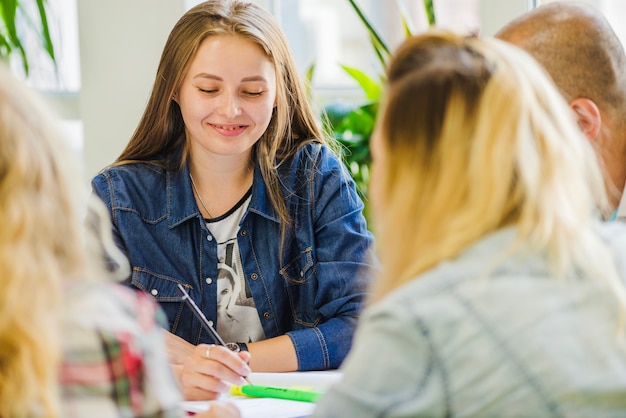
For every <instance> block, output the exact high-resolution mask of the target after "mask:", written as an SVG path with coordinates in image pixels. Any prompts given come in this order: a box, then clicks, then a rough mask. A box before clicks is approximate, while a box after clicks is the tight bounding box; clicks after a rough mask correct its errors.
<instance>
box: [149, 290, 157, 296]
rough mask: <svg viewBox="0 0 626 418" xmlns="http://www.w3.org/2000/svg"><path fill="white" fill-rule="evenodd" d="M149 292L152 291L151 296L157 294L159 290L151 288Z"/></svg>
mask: <svg viewBox="0 0 626 418" xmlns="http://www.w3.org/2000/svg"><path fill="white" fill-rule="evenodd" d="M150 293H152V296H156V295H158V294H159V291H158V290H156V289H152V290H151V291H150Z"/></svg>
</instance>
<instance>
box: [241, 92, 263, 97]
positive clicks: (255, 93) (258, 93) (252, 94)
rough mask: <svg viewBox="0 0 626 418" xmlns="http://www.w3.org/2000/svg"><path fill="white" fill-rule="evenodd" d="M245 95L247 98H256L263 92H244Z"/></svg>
mask: <svg viewBox="0 0 626 418" xmlns="http://www.w3.org/2000/svg"><path fill="white" fill-rule="evenodd" d="M243 94H245V95H246V96H252V97H256V96H260V95H262V94H263V92H262V91H244V92H243Z"/></svg>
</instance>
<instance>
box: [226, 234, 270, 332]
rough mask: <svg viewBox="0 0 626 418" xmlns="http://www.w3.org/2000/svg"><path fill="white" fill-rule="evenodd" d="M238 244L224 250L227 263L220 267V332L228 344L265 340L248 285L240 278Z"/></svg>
mask: <svg viewBox="0 0 626 418" xmlns="http://www.w3.org/2000/svg"><path fill="white" fill-rule="evenodd" d="M235 243H236V240H231V241H230V242H228V243H226V244H225V245H224V246H223V247H224V250H225V251H224V252H225V257H224V258H223V260H224V262H221V263H219V264H218V275H217V332H218V333H219V334H220V336H221V337H222V338H223V339H224V340H225V341H230V342H243V343H249V342H252V341H258V340H260V339H262V338H263V330H262V328H261V321H260V320H259V315H258V313H257V310H256V308H255V306H254V299H253V298H252V294H251V293H250V288H249V287H248V283H247V282H246V280H245V279H244V278H243V277H242V275H241V274H239V272H240V271H241V268H240V266H237V264H239V263H237V261H239V260H238V259H239V257H238V255H239V254H236V253H238V251H235V249H236V248H237V245H236V244H235ZM218 247H220V246H219V245H218ZM219 259H220V260H221V259H222V257H219ZM237 267H239V268H237Z"/></svg>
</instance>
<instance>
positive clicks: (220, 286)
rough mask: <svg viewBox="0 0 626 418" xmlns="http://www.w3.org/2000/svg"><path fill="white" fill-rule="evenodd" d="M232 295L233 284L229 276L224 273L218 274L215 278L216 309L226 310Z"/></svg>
mask: <svg viewBox="0 0 626 418" xmlns="http://www.w3.org/2000/svg"><path fill="white" fill-rule="evenodd" d="M232 297H233V285H232V282H231V281H230V278H229V277H228V276H226V275H224V276H219V277H218V279H217V310H218V312H219V311H224V312H225V311H226V309H227V308H228V305H230V299H231V298H232Z"/></svg>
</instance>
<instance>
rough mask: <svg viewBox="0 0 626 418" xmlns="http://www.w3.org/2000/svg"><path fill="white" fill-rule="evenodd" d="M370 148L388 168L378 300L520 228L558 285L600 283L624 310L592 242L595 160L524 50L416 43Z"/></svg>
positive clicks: (406, 51)
mask: <svg viewBox="0 0 626 418" xmlns="http://www.w3.org/2000/svg"><path fill="white" fill-rule="evenodd" d="M374 141H375V142H376V145H378V146H379V148H380V149H382V150H383V152H382V157H383V158H382V159H383V160H384V161H382V162H379V163H378V164H377V162H376V155H374V157H375V158H374V160H375V162H374V164H375V166H374V180H373V184H372V188H373V189H374V190H373V196H376V198H377V201H378V202H382V203H379V205H378V206H379V207H380V211H379V213H378V218H377V222H378V223H377V225H378V228H379V229H380V234H379V236H378V244H377V247H378V248H379V251H380V254H381V260H382V263H383V277H382V280H380V281H379V283H378V285H377V287H375V289H374V294H373V299H374V300H378V299H380V298H382V297H383V296H384V295H386V294H387V293H388V292H390V291H391V290H393V289H395V288H397V287H398V286H400V285H402V284H403V283H406V282H407V281H409V280H411V279H413V278H415V277H416V276H417V275H419V274H420V273H422V272H424V271H426V270H428V269H430V268H432V267H434V266H435V265H437V264H438V263H439V262H441V261H443V260H446V259H450V258H454V257H455V256H457V255H458V254H459V253H461V252H462V251H463V250H464V249H465V248H467V247H468V246H469V245H471V244H472V243H474V242H475V241H477V240H478V239H480V238H481V237H483V236H485V235H487V234H489V233H491V232H493V231H496V230H498V229H501V228H503V227H506V226H512V225H514V226H516V227H517V230H518V240H519V241H518V243H519V244H520V245H524V246H527V248H530V249H531V250H532V251H538V252H542V251H546V252H547V253H548V255H549V260H550V265H551V267H552V269H553V270H554V274H555V275H559V276H562V275H563V274H565V273H566V272H567V271H568V269H569V268H571V267H572V266H575V267H577V268H580V269H582V271H584V272H587V273H591V274H593V275H595V276H599V277H604V278H606V280H607V281H608V283H609V284H610V286H611V287H613V288H614V289H615V290H616V291H617V293H616V294H617V296H618V298H619V300H620V303H621V305H622V307H623V306H624V301H625V300H626V299H625V298H624V290H623V288H622V286H620V285H619V283H618V282H617V277H616V273H615V270H614V269H613V270H611V266H612V265H613V264H614V263H613V262H612V260H611V259H610V254H608V252H607V251H606V248H605V246H604V245H603V244H602V243H601V241H600V239H599V238H598V237H597V235H596V233H594V226H593V225H594V223H595V221H596V220H597V218H598V210H599V209H603V208H606V207H607V199H606V195H605V192H604V190H605V189H604V186H603V184H604V183H603V180H602V174H601V171H600V168H599V164H598V161H597V157H596V156H595V154H594V152H593V149H592V147H591V146H590V144H589V143H588V141H587V140H586V139H585V138H584V137H583V135H582V134H581V132H580V131H579V130H578V128H577V126H576V122H575V119H574V116H573V114H572V113H571V112H570V110H569V108H568V107H567V105H566V103H565V101H564V99H563V98H562V97H561V96H560V94H559V93H558V92H557V90H556V88H555V87H554V86H553V84H552V83H551V81H550V80H549V78H548V76H547V75H546V73H545V72H544V71H543V70H542V69H541V68H540V67H539V65H537V64H536V63H535V61H534V60H533V59H532V58H530V56H528V55H527V54H526V53H524V52H523V51H521V50H519V49H517V48H515V47H513V46H511V45H508V44H505V43H504V42H502V41H498V40H495V39H478V38H475V37H462V36H457V35H454V34H452V33H449V32H444V31H440V30H434V29H433V30H431V31H430V32H428V33H426V34H424V35H421V36H415V37H412V38H409V39H408V40H406V41H405V42H404V43H403V45H401V46H400V48H399V49H398V51H396V53H395V54H394V56H393V58H392V61H391V63H390V66H389V70H388V86H387V96H386V98H385V102H384V104H383V107H382V109H381V114H380V119H379V121H378V126H377V131H376V133H375V138H374ZM379 154H380V153H379ZM494 257H497V255H494ZM622 309H623V308H622Z"/></svg>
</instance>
